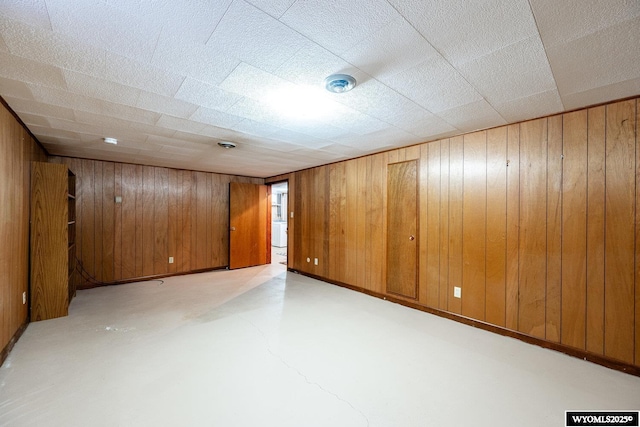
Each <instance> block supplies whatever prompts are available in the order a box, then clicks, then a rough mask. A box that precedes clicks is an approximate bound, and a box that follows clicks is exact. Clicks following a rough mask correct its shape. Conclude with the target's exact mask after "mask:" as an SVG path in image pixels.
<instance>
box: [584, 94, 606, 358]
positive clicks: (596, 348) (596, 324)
mask: <svg viewBox="0 0 640 427" xmlns="http://www.w3.org/2000/svg"><path fill="white" fill-rule="evenodd" d="M605 110H606V107H604V106H602V107H596V108H591V109H589V112H588V118H587V122H588V130H587V133H588V135H587V138H588V148H587V150H588V151H587V157H588V161H589V164H588V170H587V181H588V182H587V191H588V193H587V259H586V264H587V294H586V300H587V312H586V318H587V319H586V327H587V331H586V349H587V350H588V351H590V352H592V353H596V354H604V242H605V234H604V215H605V212H604V208H605V191H604V188H605V187H604V186H605V173H604V171H605V132H604V130H605Z"/></svg>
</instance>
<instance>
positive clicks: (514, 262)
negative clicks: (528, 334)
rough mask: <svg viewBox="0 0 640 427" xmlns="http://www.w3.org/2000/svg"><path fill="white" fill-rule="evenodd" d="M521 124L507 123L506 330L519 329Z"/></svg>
mask: <svg viewBox="0 0 640 427" xmlns="http://www.w3.org/2000/svg"><path fill="white" fill-rule="evenodd" d="M519 248H520V125H510V126H507V269H506V276H507V286H506V295H505V310H506V318H505V325H506V327H507V328H508V329H512V330H514V331H517V330H518V312H519V307H518V305H519V287H520V268H519V264H520V256H519V254H520V250H519Z"/></svg>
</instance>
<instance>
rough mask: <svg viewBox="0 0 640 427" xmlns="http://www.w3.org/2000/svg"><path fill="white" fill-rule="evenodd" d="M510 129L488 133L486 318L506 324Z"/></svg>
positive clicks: (493, 322)
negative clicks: (508, 142)
mask: <svg viewBox="0 0 640 427" xmlns="http://www.w3.org/2000/svg"><path fill="white" fill-rule="evenodd" d="M506 237H507V128H506V127H500V128H496V129H491V130H489V131H488V132H487V239H486V241H487V248H486V265H487V270H486V276H487V277H486V319H485V320H486V321H487V322H489V323H492V324H494V325H498V326H504V325H505V316H506V308H505V295H506V277H505V274H506V253H507V240H506Z"/></svg>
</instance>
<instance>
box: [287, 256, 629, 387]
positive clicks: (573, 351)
mask: <svg viewBox="0 0 640 427" xmlns="http://www.w3.org/2000/svg"><path fill="white" fill-rule="evenodd" d="M287 270H288V271H291V272H293V273H297V274H301V275H303V276H307V277H311V278H312V279H317V280H321V281H323V282H327V283H331V284H333V285H336V286H340V287H343V288H347V289H350V290H352V291H356V292H361V293H363V294H367V295H370V296H373V297H376V298H380V299H383V300H387V301H391V302H394V303H396V304H401V305H404V306H406V307H409V308H413V309H416V310H420V311H424V312H426V313H429V314H434V315H436V316H439V317H444V318H446V319H449V320H453V321H456V322H459V323H464V324H465V325H469V326H473V327H474V328H479V329H483V330H485V331H489V332H493V333H495V334H499V335H503V336H507V337H510V338H515V339H518V340H520V341H524V342H526V343H528V344H533V345H537V346H539V347H543V348H547V349H550V350H555V351H558V352H560V353H564V354H566V355H569V356H572V357H576V358H579V359H582V360H586V361H588V362H592V363H595V364H597V365H600V366H604V367H606V368H609V369H614V370H616V371H620V372H624V373H625V374H630V375H634V376H636V377H640V367H639V366H635V365H631V364H628V363H625V362H621V361H619V360H615V359H611V358H608V357H605V356H601V355H599V354H593V353H589V352H586V351H584V350H580V349H577V348H572V347H567V346H564V345H562V344H559V343H555V342H551V341H547V340H543V339H541V338H538V337H534V336H531V335H527V334H524V333H522V332H517V331H514V330H511V329H507V328H503V327H501V326H496V325H492V324H491V323H487V322H483V321H481V320H476V319H472V318H470V317H466V316H462V315H460V314H456V313H451V312H449V311H444V310H440V309H437V308H432V307H427V306H424V305H422V304H419V303H417V302H415V301H409V300H405V299H402V298H398V297H395V296H391V295H386V294H381V293H379V292H375V291H371V290H369V289H364V288H361V287H359V286H353V285H350V284H348V283H343V282H339V281H336V280H330V279H327V278H325V277H321V276H316V275H314V274H310V273H305V272H303V271H298V270H295V269H292V268H288V269H287Z"/></svg>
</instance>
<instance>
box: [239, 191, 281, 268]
mask: <svg viewBox="0 0 640 427" xmlns="http://www.w3.org/2000/svg"><path fill="white" fill-rule="evenodd" d="M229 185H230V191H229V194H230V198H229V205H230V208H229V212H230V213H229V218H230V222H229V225H230V227H231V228H230V230H231V232H230V244H229V247H230V249H229V268H230V269H235V268H244V267H250V266H254V265H262V264H266V263H267V221H268V220H269V219H270V218H268V216H267V212H269V211H270V209H271V206H267V203H268V197H267V193H268V189H269V188H268V187H267V186H266V185H257V184H247V183H239V182H231V183H230V184H229ZM269 249H270V248H269Z"/></svg>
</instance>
